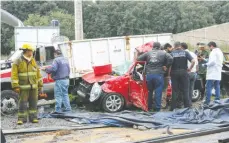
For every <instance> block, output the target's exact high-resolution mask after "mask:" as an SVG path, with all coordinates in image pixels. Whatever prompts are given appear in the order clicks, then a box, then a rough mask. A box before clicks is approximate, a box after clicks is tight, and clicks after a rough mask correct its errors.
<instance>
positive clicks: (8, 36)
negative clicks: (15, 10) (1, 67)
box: [1, 23, 14, 55]
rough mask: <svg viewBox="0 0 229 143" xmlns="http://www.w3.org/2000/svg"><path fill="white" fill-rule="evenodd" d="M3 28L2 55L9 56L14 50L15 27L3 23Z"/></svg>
mask: <svg viewBox="0 0 229 143" xmlns="http://www.w3.org/2000/svg"><path fill="white" fill-rule="evenodd" d="M1 26H2V27H1V54H3V55H8V54H10V51H11V50H14V43H12V42H13V41H14V36H13V35H14V31H13V27H11V26H9V25H7V24H4V23H2V24H1Z"/></svg>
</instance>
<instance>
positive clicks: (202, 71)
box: [198, 43, 209, 99]
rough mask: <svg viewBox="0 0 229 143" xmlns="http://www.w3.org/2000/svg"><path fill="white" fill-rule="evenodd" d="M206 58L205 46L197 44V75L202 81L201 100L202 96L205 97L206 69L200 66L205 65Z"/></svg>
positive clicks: (207, 55) (207, 54)
mask: <svg viewBox="0 0 229 143" xmlns="http://www.w3.org/2000/svg"><path fill="white" fill-rule="evenodd" d="M208 57H209V53H208V51H207V50H206V49H205V44H204V43H199V52H198V62H199V71H198V75H199V77H200V79H201V81H202V90H201V99H203V98H204V95H205V84H206V72H207V68H206V67H203V66H202V64H204V63H205V61H204V59H208Z"/></svg>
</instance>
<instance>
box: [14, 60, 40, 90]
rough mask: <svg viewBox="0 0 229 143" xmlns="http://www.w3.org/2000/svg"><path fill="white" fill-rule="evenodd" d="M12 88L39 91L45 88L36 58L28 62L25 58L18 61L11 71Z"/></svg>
mask: <svg viewBox="0 0 229 143" xmlns="http://www.w3.org/2000/svg"><path fill="white" fill-rule="evenodd" d="M11 79H12V88H16V87H20V89H22V90H23V89H37V88H41V87H42V86H43V82H42V76H41V73H40V70H39V68H38V66H37V64H36V61H35V59H34V58H32V59H31V61H30V62H28V61H27V60H26V59H25V58H24V57H23V56H22V57H20V58H18V59H16V60H15V61H14V63H13V65H12V71H11Z"/></svg>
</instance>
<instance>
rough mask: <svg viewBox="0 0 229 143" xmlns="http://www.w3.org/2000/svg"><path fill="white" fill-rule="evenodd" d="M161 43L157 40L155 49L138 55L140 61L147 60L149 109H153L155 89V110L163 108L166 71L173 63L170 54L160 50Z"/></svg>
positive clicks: (154, 45)
mask: <svg viewBox="0 0 229 143" xmlns="http://www.w3.org/2000/svg"><path fill="white" fill-rule="evenodd" d="M160 48H161V44H160V43H159V42H155V43H154V44H153V50H152V51H149V52H147V53H145V54H143V55H140V56H139V57H138V61H146V81H147V88H148V109H149V110H152V97H153V90H154V89H155V104H156V105H155V111H160V109H161V98H162V91H163V87H164V73H165V71H166V69H167V68H169V67H170V66H171V65H172V62H173V58H172V56H171V55H170V54H168V53H166V52H164V51H162V50H160Z"/></svg>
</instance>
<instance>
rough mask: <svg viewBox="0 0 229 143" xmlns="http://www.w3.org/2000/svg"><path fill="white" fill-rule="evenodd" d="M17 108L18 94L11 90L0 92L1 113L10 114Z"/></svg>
mask: <svg viewBox="0 0 229 143" xmlns="http://www.w3.org/2000/svg"><path fill="white" fill-rule="evenodd" d="M17 110H18V94H17V93H16V92H14V91H12V90H4V91H2V92H1V113H2V114H3V115H12V114H14V113H16V111H17Z"/></svg>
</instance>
